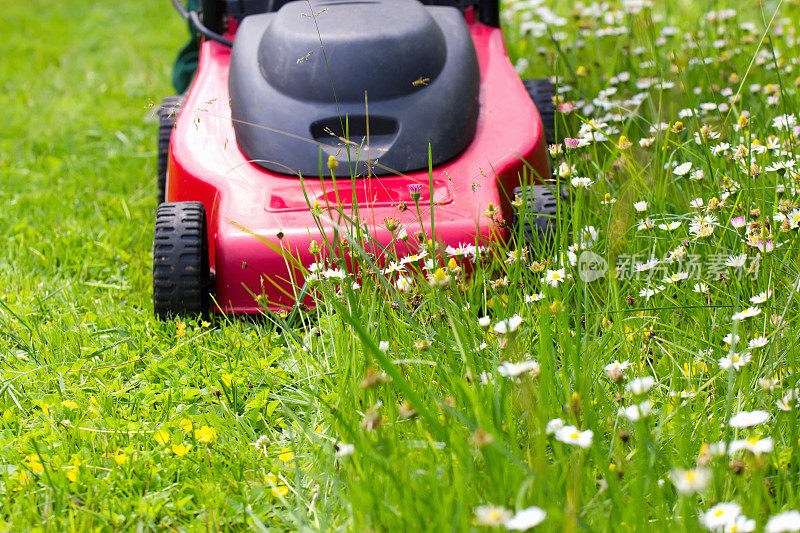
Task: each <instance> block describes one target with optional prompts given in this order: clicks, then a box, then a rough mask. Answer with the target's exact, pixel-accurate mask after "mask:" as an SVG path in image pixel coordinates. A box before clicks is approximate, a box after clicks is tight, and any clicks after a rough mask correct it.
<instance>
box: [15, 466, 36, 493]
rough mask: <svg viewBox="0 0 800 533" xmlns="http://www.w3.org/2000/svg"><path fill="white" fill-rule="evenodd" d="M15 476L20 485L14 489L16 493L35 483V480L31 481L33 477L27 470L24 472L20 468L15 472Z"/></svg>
mask: <svg viewBox="0 0 800 533" xmlns="http://www.w3.org/2000/svg"><path fill="white" fill-rule="evenodd" d="M13 476H14V478H15V479H16V480H17V483H19V486H17V487H14V490H15V491H20V490H22V487H23V486H25V485H31V484H32V483H33V479H31V476H29V475H28V472H27V470H22V469H21V468H20V469H18V470H17V471H16V472H14V474H13Z"/></svg>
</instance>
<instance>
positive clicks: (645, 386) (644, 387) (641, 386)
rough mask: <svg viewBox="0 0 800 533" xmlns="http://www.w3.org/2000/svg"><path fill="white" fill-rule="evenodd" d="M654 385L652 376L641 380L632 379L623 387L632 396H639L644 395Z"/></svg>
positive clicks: (654, 381)
mask: <svg viewBox="0 0 800 533" xmlns="http://www.w3.org/2000/svg"><path fill="white" fill-rule="evenodd" d="M655 384H656V380H655V379H654V378H653V377H652V376H644V377H641V378H634V379H632V380H630V381H629V382H628V384H627V385H625V388H626V389H627V390H629V391H630V392H632V393H633V394H635V395H637V396H639V395H642V394H646V393H647V392H648V391H649V390H650V389H652V388H653V386H654V385H655Z"/></svg>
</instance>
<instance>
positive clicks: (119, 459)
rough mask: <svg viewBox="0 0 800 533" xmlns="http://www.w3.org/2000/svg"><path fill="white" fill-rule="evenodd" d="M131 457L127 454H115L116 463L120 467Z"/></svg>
mask: <svg viewBox="0 0 800 533" xmlns="http://www.w3.org/2000/svg"><path fill="white" fill-rule="evenodd" d="M129 459H130V457H128V455H127V454H126V453H125V452H117V453H115V454H114V462H115V463H117V464H118V465H124V464H125V463H127V462H128V460H129Z"/></svg>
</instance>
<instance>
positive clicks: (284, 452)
mask: <svg viewBox="0 0 800 533" xmlns="http://www.w3.org/2000/svg"><path fill="white" fill-rule="evenodd" d="M278 459H280V460H281V461H283V462H284V463H288V462H290V461H291V460H292V459H294V453H293V452H292V450H291V449H290V448H287V447H285V446H284V447H283V448H281V453H280V454H278Z"/></svg>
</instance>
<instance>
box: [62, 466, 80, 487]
mask: <svg viewBox="0 0 800 533" xmlns="http://www.w3.org/2000/svg"><path fill="white" fill-rule="evenodd" d="M78 472H80V469H79V468H78V467H77V466H73V467H70V468H67V471H66V472H65V474H66V475H67V479H68V480H70V481H71V482H73V483H76V482H77V481H78Z"/></svg>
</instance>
